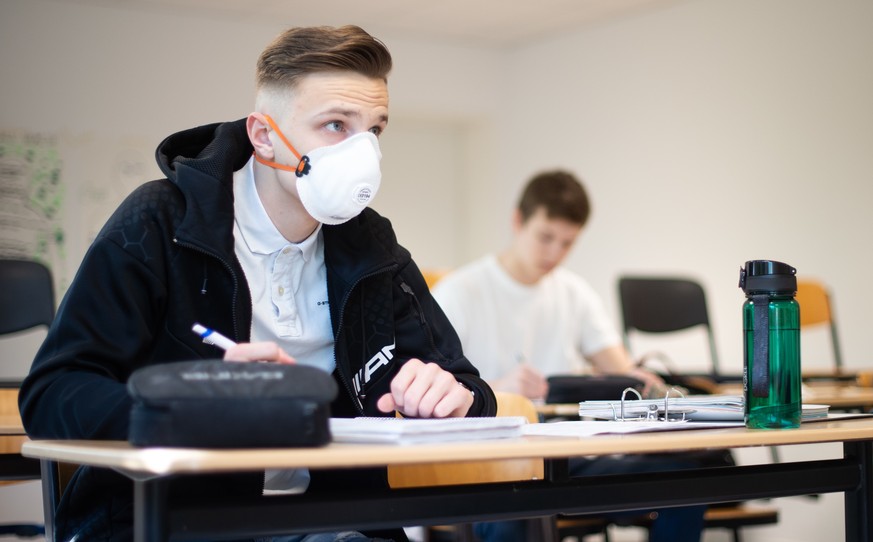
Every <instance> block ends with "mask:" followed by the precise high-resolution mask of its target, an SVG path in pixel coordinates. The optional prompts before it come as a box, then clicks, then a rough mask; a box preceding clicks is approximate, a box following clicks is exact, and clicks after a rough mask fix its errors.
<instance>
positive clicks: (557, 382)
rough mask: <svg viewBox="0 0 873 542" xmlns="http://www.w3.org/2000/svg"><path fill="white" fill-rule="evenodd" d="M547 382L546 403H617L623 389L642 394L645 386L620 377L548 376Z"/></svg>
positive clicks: (640, 382)
mask: <svg viewBox="0 0 873 542" xmlns="http://www.w3.org/2000/svg"><path fill="white" fill-rule="evenodd" d="M548 382H549V395H548V396H547V397H546V403H578V402H580V401H612V400H616V401H617V400H619V399H621V394H622V392H624V390H625V389H627V388H634V389H635V390H637V391H639V392H642V391H643V387H644V386H645V384H644V383H643V382H642V381H641V380H639V379H636V378H633V377H630V376H621V375H556V376H550V377H549V378H548ZM633 398H636V396H634V397H633Z"/></svg>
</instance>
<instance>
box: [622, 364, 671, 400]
mask: <svg viewBox="0 0 873 542" xmlns="http://www.w3.org/2000/svg"><path fill="white" fill-rule="evenodd" d="M627 376H632V377H634V378H636V379H637V380H641V381H642V382H643V391H642V396H643V397H651V398H658V399H660V398H662V397H664V395H665V394H666V393H667V384H666V383H665V382H664V381H663V380H662V379H661V377H660V376H658V375H656V374H655V373H653V372H651V371H647V370H645V369H643V368H641V367H637V368H635V369H632V370H631V371H630V372H629V373H628V374H627Z"/></svg>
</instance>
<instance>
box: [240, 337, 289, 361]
mask: <svg viewBox="0 0 873 542" xmlns="http://www.w3.org/2000/svg"><path fill="white" fill-rule="evenodd" d="M224 361H242V362H248V361H270V362H273V363H289V364H290V363H297V360H295V359H294V358H292V357H291V356H290V355H289V354H288V353H287V352H285V351H284V350H282V349H281V348H280V347H279V345H278V344H276V343H274V342H269V341H266V342H258V343H239V344H235V345H233V346H231V347H230V348H228V349H227V350H226V351H225V352H224Z"/></svg>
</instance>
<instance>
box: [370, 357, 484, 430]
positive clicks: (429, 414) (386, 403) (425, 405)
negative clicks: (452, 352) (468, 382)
mask: <svg viewBox="0 0 873 542" xmlns="http://www.w3.org/2000/svg"><path fill="white" fill-rule="evenodd" d="M376 406H378V407H379V410H381V411H382V412H391V411H394V410H396V411H397V412H399V413H401V414H402V415H404V416H406V417H410V418H449V417H461V416H466V414H467V411H468V410H470V407H471V406H473V394H472V393H471V392H470V390H468V389H467V388H465V387H464V386H462V385H461V384H460V383H459V382H458V381H457V380H455V377H454V375H452V373H450V372H448V371H445V370H443V369H442V368H441V367H440V366H439V365H437V364H436V363H424V362H423V361H421V360H419V359H415V358H413V359H411V360H409V361H407V362H406V363H404V364H403V367H401V368H400V371H398V373H397V374H396V375H394V379H393V380H391V393H386V394H385V395H383V396H382V397H380V398H379V401H378V402H377V403H376Z"/></svg>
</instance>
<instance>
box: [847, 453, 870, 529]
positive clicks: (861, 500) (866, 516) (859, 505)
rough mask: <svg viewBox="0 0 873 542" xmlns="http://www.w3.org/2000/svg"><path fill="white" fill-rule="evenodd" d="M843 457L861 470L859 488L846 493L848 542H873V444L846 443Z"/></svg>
mask: <svg viewBox="0 0 873 542" xmlns="http://www.w3.org/2000/svg"><path fill="white" fill-rule="evenodd" d="M843 455H844V457H846V458H847V459H849V458H852V459H855V460H856V461H857V462H858V468H859V469H860V483H859V484H858V487H857V488H856V489H854V490H852V491H846V499H845V500H846V542H856V541H864V540H866V541H868V542H873V442H871V441H869V440H865V441H861V442H846V443H844V444H843Z"/></svg>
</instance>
